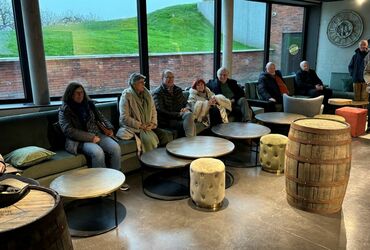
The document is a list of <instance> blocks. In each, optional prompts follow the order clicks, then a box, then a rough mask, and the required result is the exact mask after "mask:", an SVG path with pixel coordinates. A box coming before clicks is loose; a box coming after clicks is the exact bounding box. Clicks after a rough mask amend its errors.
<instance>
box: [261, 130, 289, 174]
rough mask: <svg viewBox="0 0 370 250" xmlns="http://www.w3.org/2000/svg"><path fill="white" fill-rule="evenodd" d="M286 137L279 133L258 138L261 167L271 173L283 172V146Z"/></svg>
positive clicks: (286, 140)
mask: <svg viewBox="0 0 370 250" xmlns="http://www.w3.org/2000/svg"><path fill="white" fill-rule="evenodd" d="M287 143H288V137H286V136H284V135H280V134H268V135H264V136H262V137H261V139H260V163H261V166H262V169H263V170H265V171H268V172H272V173H282V172H284V160H285V146H286V144H287Z"/></svg>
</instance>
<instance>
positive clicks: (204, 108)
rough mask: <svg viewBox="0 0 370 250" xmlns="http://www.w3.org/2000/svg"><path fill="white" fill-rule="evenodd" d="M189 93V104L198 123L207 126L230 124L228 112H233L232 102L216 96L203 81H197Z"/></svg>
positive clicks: (221, 96)
mask: <svg viewBox="0 0 370 250" xmlns="http://www.w3.org/2000/svg"><path fill="white" fill-rule="evenodd" d="M189 93H190V95H189V98H188V103H189V104H190V106H191V110H192V112H193V115H194V119H195V120H196V121H198V122H202V123H203V124H204V125H206V126H214V125H217V124H219V123H227V122H228V118H227V112H226V110H228V111H231V101H230V100H229V99H227V98H226V97H225V96H223V95H215V94H214V93H213V92H212V91H211V90H210V89H209V88H208V87H206V83H205V81H204V80H203V79H197V80H195V81H194V82H193V85H192V87H191V89H190V90H189Z"/></svg>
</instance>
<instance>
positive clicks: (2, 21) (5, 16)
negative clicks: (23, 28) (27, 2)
mask: <svg viewBox="0 0 370 250" xmlns="http://www.w3.org/2000/svg"><path fill="white" fill-rule="evenodd" d="M0 30H14V17H13V10H12V7H11V6H10V3H9V1H8V0H0Z"/></svg>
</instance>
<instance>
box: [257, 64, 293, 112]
mask: <svg viewBox="0 0 370 250" xmlns="http://www.w3.org/2000/svg"><path fill="white" fill-rule="evenodd" d="M257 91H258V95H259V96H260V97H261V98H262V100H265V101H270V102H273V103H275V104H279V105H275V108H276V111H282V103H283V94H289V91H288V88H287V86H286V84H285V81H284V79H283V76H282V75H281V72H280V71H279V70H276V67H275V64H274V63H272V62H268V63H267V64H266V71H265V72H262V73H261V74H260V76H259V79H258V85H257Z"/></svg>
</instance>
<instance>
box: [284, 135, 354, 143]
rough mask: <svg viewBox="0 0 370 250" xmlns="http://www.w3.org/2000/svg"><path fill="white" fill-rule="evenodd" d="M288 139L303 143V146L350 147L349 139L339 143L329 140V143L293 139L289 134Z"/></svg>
mask: <svg viewBox="0 0 370 250" xmlns="http://www.w3.org/2000/svg"><path fill="white" fill-rule="evenodd" d="M288 138H289V140H291V141H294V142H299V143H303V144H308V145H322V146H341V145H351V139H350V138H349V139H347V140H341V141H335V140H331V141H320V140H304V139H300V138H297V137H294V136H293V135H291V133H289V135H288Z"/></svg>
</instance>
